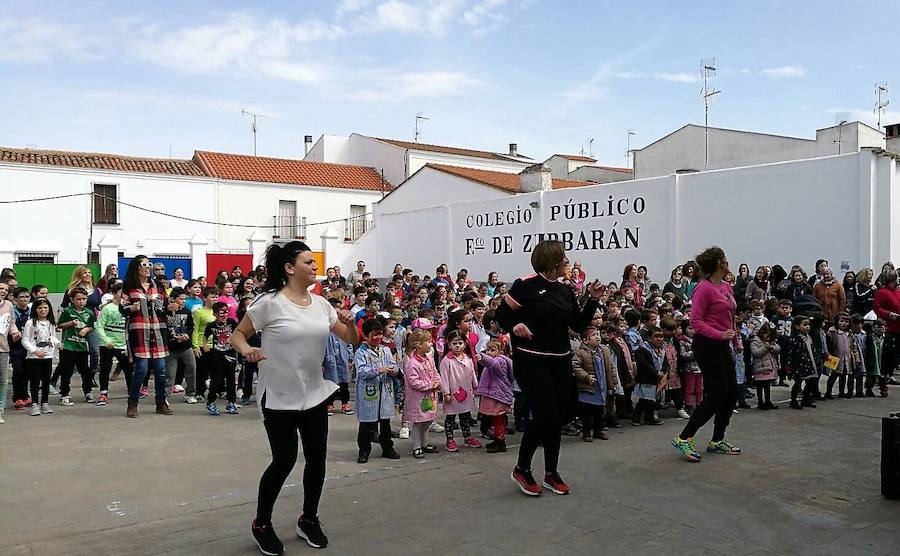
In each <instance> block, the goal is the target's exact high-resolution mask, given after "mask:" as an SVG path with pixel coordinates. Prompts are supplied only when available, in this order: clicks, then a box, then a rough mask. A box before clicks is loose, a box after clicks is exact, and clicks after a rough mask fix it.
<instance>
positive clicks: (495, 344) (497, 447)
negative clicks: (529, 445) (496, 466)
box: [476, 340, 516, 454]
mask: <svg viewBox="0 0 900 556" xmlns="http://www.w3.org/2000/svg"><path fill="white" fill-rule="evenodd" d="M501 349H502V346H501V344H500V342H499V341H497V340H490V341H488V343H487V347H486V349H485V352H484V353H483V354H481V364H482V365H483V366H484V369H483V370H482V371H481V380H479V381H478V390H477V392H476V393H477V394H478V395H479V396H481V402H480V403H479V407H478V412H479V413H481V414H482V415H487V416H489V417H490V419H491V422H492V423H493V425H494V440H493V441H491V442H488V444H487V446H485V451H486V452H487V453H489V454H495V453H498V452H505V451H506V416H507V414H508V413H509V411H510V409H512V404H513V403H514V401H515V398H514V394H513V384H514V383H515V381H516V379H515V376H513V362H512V359H510V358H509V357H507V356H506V355H504V354H503V353H502V351H501Z"/></svg>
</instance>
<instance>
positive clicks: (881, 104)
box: [873, 81, 891, 131]
mask: <svg viewBox="0 0 900 556" xmlns="http://www.w3.org/2000/svg"><path fill="white" fill-rule="evenodd" d="M887 92H888V88H887V82H886V81H882V82H881V83H876V84H875V110H873V112H875V117H876V118H877V120H878V131H881V118H882V117H883V116H884V109H885V108H887V106H888V104H890V103H891V101H889V100H881V95H882V94H886V93H887Z"/></svg>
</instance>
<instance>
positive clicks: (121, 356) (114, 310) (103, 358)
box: [97, 282, 132, 405]
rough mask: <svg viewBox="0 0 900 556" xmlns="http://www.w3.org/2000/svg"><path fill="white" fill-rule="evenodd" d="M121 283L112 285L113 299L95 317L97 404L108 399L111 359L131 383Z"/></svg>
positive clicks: (101, 403)
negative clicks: (98, 355) (98, 392)
mask: <svg viewBox="0 0 900 556" xmlns="http://www.w3.org/2000/svg"><path fill="white" fill-rule="evenodd" d="M122 285H123V284H122V282H116V283H115V284H113V285H112V287H111V288H110V290H109V293H111V294H112V296H113V299H112V301H110V302H109V303H107V304H106V305H104V306H103V308H102V309H100V316H99V317H98V318H97V336H99V338H100V395H99V396H98V397H97V405H106V404H107V402H108V401H109V394H108V393H109V373H110V371H111V370H112V362H113V359H115V360H116V361H118V362H119V367H120V368H121V369H122V370H123V371H124V372H125V383H126V384H128V385H130V384H131V375H132V369H131V363H130V362H129V361H128V355H127V354H126V353H125V317H124V316H122V313H121V312H119V303H121V301H122Z"/></svg>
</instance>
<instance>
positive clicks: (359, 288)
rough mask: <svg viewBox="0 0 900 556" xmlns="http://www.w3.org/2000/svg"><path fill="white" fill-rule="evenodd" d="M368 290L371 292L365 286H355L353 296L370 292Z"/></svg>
mask: <svg viewBox="0 0 900 556" xmlns="http://www.w3.org/2000/svg"><path fill="white" fill-rule="evenodd" d="M368 292H369V290H367V289H366V288H365V286H356V287H355V288H353V296H354V297H356V296H357V295H359V294H361V293H368Z"/></svg>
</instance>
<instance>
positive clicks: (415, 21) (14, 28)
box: [0, 0, 900, 165]
mask: <svg viewBox="0 0 900 556" xmlns="http://www.w3.org/2000/svg"><path fill="white" fill-rule="evenodd" d="M898 20H900V2H897V1H896V0H891V1H890V2H868V1H865V2H864V1H859V2H852V1H834V0H819V1H810V2H805V1H804V2H800V1H797V2H791V1H786V0H782V1H780V2H768V1H749V0H744V1H741V0H737V1H734V2H721V1H718V2H678V3H675V2H667V1H658V2H650V1H646V2H637V1H635V2H606V1H587V0H583V1H574V0H573V1H567V2H564V1H551V0H444V1H439V0H433V1H427V0H423V1H415V0H343V1H339V0H335V1H320V2H300V1H297V2H289V1H268V2H264V1H257V2H253V3H250V2H234V1H222V0H220V1H216V2H212V1H196V2H191V1H180V2H174V1H168V0H160V1H156V2H152V3H151V2H126V1H117V2H99V1H91V0H87V1H84V2H53V1H45V2H29V1H7V0H0V83H2V84H3V85H2V93H0V94H2V95H3V96H4V97H6V98H5V102H3V103H2V104H0V106H2V108H0V145H4V146H14V147H33V148H54V149H64V150H83V151H99V152H113V153H122V154H132V155H144V156H161V157H166V156H169V152H170V148H171V152H172V154H173V155H174V156H175V157H189V156H190V155H191V153H192V152H193V150H194V149H207V150H219V151H227V152H250V149H251V138H250V133H249V120H248V119H247V118H246V117H243V116H241V108H247V109H249V110H252V111H257V112H261V113H264V114H267V115H268V116H269V117H268V118H265V119H262V120H260V123H259V136H258V145H259V147H258V152H259V154H260V155H270V156H287V157H296V156H299V155H300V154H301V153H302V149H303V135H305V134H309V135H313V136H314V137H315V138H318V136H319V135H320V134H322V133H334V134H349V133H351V132H360V133H364V134H369V135H375V136H383V137H390V138H396V139H405V140H411V139H412V136H413V130H414V118H415V115H416V113H417V112H422V113H424V114H425V115H426V116H427V117H429V118H430V120H429V121H427V122H424V124H423V133H422V136H421V138H420V140H421V141H423V142H429V143H437V144H444V145H454V146H466V147H473V148H482V149H486V150H498V151H502V150H505V149H506V145H507V144H508V143H510V142H515V143H518V144H519V151H520V152H522V153H523V154H526V155H529V156H532V157H535V158H543V157H545V156H547V155H549V154H552V153H559V152H561V153H577V152H579V151H580V150H581V149H582V148H584V149H585V150H587V148H588V141H589V139H590V138H594V142H593V153H594V155H595V157H596V158H598V159H599V160H600V161H602V162H604V163H608V164H615V165H624V164H625V145H626V133H627V130H628V129H634V131H635V134H636V135H635V136H634V137H633V138H632V146H633V147H634V146H637V147H640V146H643V145H646V144H648V143H650V142H652V141H654V140H656V139H658V138H659V137H661V136H663V135H665V134H666V133H668V132H670V131H672V130H674V129H677V128H678V127H680V126H682V125H684V124H685V123H691V122H693V123H702V122H703V105H702V102H701V100H700V88H701V85H702V83H701V81H700V72H699V60H700V59H701V58H705V57H713V56H714V57H716V59H717V66H718V69H719V74H718V76H717V78H716V79H715V80H714V81H713V85H714V86H715V87H716V88H718V89H721V90H722V91H723V92H722V93H721V94H720V95H717V97H716V99H715V102H714V104H713V106H712V110H711V117H710V125H716V126H721V127H730V128H738V129H751V130H755V131H762V132H767V133H777V134H785V135H796V136H801V137H809V138H812V137H813V136H814V130H815V129H816V128H821V127H827V126H829V125H832V124H833V123H834V121H835V114H836V113H838V112H849V113H850V115H851V119H861V120H863V121H866V122H869V123H872V124H873V125H874V117H873V114H872V106H873V104H874V96H873V89H874V83H875V82H876V81H888V84H889V86H894V87H895V88H896V89H897V90H898V91H900V57H897V56H896V55H895V54H896V52H897V48H898V46H897V45H898V43H897V40H896V37H894V38H890V37H889V35H891V34H894V35H896V30H895V28H894V27H895V26H892V25H893V24H891V23H888V22H896V21H898ZM892 80H893V81H896V82H895V83H891V81H892ZM890 96H891V95H890V93H889V97H890ZM894 96H898V95H894ZM894 104H895V105H894V106H891V107H889V113H888V116H887V118H886V119H887V120H889V121H888V122H883V123H894V122H896V121H900V98H898V100H897V101H896V102H895V103H894Z"/></svg>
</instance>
